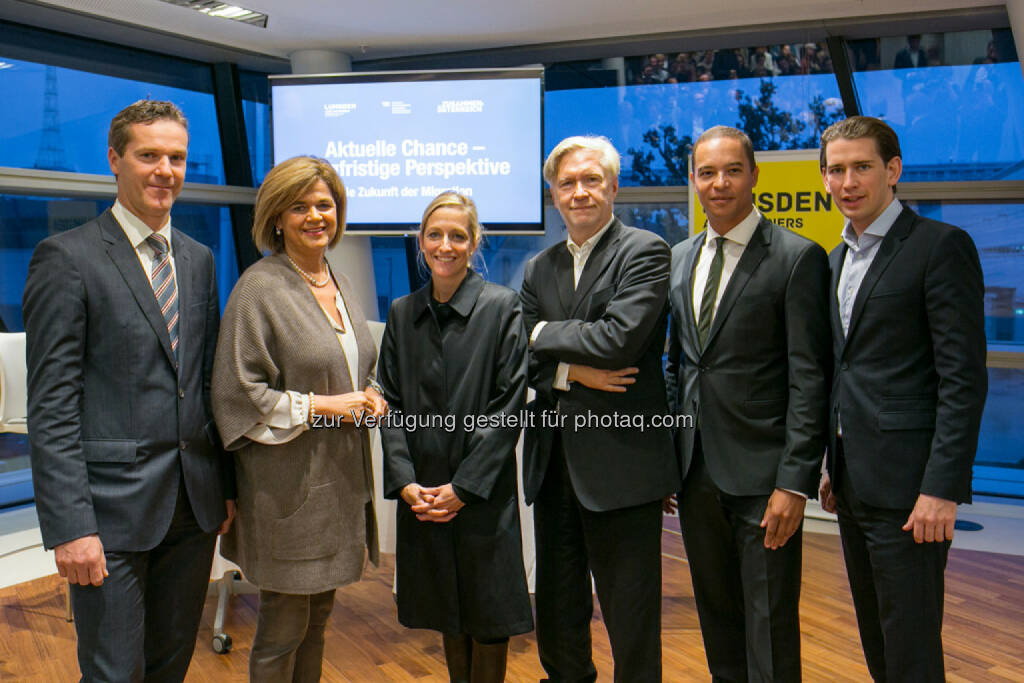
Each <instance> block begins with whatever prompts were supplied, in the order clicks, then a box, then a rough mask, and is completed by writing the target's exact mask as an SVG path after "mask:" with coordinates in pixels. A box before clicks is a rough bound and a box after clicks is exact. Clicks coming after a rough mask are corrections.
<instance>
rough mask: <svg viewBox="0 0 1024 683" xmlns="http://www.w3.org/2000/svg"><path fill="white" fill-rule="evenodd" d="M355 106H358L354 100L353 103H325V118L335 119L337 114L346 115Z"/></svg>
mask: <svg viewBox="0 0 1024 683" xmlns="http://www.w3.org/2000/svg"><path fill="white" fill-rule="evenodd" d="M355 108H356V104H355V103H354V102H352V103H348V102H346V103H344V104H325V105H324V118H325V119H333V118H335V117H337V116H344V115H345V114H348V113H349V112H351V111H354V110H355Z"/></svg>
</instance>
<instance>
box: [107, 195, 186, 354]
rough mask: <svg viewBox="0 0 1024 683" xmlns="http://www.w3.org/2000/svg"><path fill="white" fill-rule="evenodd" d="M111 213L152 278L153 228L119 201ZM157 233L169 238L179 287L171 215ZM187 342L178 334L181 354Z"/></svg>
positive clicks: (168, 250) (168, 244)
mask: <svg viewBox="0 0 1024 683" xmlns="http://www.w3.org/2000/svg"><path fill="white" fill-rule="evenodd" d="M110 213H112V214H114V219H115V220H117V222H118V224H119V225H120V226H121V230H123V231H124V234H125V237H127V238H128V241H129V242H131V245H132V248H133V249H135V255H136V256H137V257H138V259H139V263H140V264H142V271H143V272H144V273H145V274H146V279H147V280H151V279H152V275H153V261H154V260H155V259H156V251H154V250H153V247H152V246H150V244H149V242H147V241H146V238H147V237H149V236H150V235H152V234H154V231H153V229H152V228H150V227H149V226H148V225H146V224H145V223H143V222H142V219H141V218H139V217H138V216H136V215H135V214H133V213H132V212H131V211H129V210H128V209H126V208H125V206H124V204H122V203H121V202H119V201H116V200H115V201H114V205H113V206H112V207H110ZM156 234H157V235H160V236H161V237H163V238H164V239H165V240H167V256H168V258H169V259H170V261H171V277H173V278H174V286H175V287H177V286H178V268H177V265H176V264H175V262H174V243H173V242H172V241H171V219H170V217H168V219H167V222H166V223H164V224H163V227H161V228H160V229H159V230H157V231H156ZM179 291H180V290H179ZM155 296H156V295H155V294H154V297H155ZM179 306H180V302H179ZM185 344H186V340H185V339H184V338H182V336H181V335H178V353H179V354H181V349H182V348H183V347H184V345H185ZM179 357H180V355H179Z"/></svg>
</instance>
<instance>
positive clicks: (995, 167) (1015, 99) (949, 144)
mask: <svg viewBox="0 0 1024 683" xmlns="http://www.w3.org/2000/svg"><path fill="white" fill-rule="evenodd" d="M853 80H854V85H855V86H856V88H857V92H858V94H859V96H860V102H861V110H862V111H863V113H864V114H866V115H868V116H876V117H878V118H881V119H885V121H886V122H887V123H888V124H889V125H890V126H892V128H893V130H895V131H896V133H897V134H898V135H899V137H900V146H901V148H902V151H903V180H905V181H913V182H920V181H929V180H1019V179H1021V178H1024V79H1022V78H1021V68H1020V64H1019V63H1018V62H1016V61H1014V62H1003V63H999V64H969V65H968V64H961V65H955V66H932V67H925V68H919V69H897V70H887V71H860V72H857V73H855V74H854V79H853Z"/></svg>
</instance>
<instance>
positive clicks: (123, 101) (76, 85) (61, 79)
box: [0, 52, 224, 184]
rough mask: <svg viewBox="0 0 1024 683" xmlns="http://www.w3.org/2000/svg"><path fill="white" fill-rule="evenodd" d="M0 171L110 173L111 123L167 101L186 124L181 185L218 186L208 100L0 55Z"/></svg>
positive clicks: (220, 167)
mask: <svg viewBox="0 0 1024 683" xmlns="http://www.w3.org/2000/svg"><path fill="white" fill-rule="evenodd" d="M0 97H2V99H3V101H4V126H3V129H2V130H0V166H13V167H16V168H36V169H42V170H50V171H75V172H78V173H102V174H109V173H110V167H109V165H108V163H107V156H106V150H107V130H108V128H109V126H110V119H112V118H113V117H114V114H116V113H117V112H119V111H120V110H121V109H123V108H124V107H125V106H127V105H129V104H131V103H132V102H134V101H136V100H139V99H142V98H156V99H164V100H169V101H171V102H174V103H175V104H177V105H178V106H179V107H180V108H181V110H182V111H183V112H184V113H185V116H186V117H187V118H188V119H189V156H188V171H187V174H186V180H188V181H190V182H196V183H214V184H218V183H220V184H222V183H223V182H224V164H223V161H222V157H221V150H220V137H219V132H218V128H217V115H216V110H215V108H214V102H213V95H212V94H209V93H205V92H197V91H195V90H185V89H182V88H176V87H172V86H167V85H158V84H154V83H147V82H144V81H136V80H130V79H126V78H117V77H113V76H106V75H102V74H97V73H89V72H86V71H79V70H77V69H68V68H64V67H59V66H50V65H46V64H38V63H35V62H27V61H22V60H18V59H11V58H8V57H4V56H3V53H2V52H0Z"/></svg>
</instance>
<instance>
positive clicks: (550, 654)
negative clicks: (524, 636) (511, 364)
mask: <svg viewBox="0 0 1024 683" xmlns="http://www.w3.org/2000/svg"><path fill="white" fill-rule="evenodd" d="M618 174H619V155H618V153H617V152H616V151H615V148H614V147H612V145H611V143H609V142H608V140H606V139H605V138H596V137H571V138H567V139H565V140H563V141H562V142H560V143H559V144H558V145H557V146H556V147H555V149H554V150H553V151H552V152H551V154H550V155H549V156H548V158H547V161H546V162H545V163H544V178H545V180H547V182H548V185H549V186H550V188H551V198H552V200H553V201H554V204H555V207H556V208H557V209H558V211H559V213H560V214H561V215H562V219H563V220H564V221H565V225H566V228H567V229H568V232H569V237H568V240H567V242H566V243H564V244H557V245H555V246H553V247H550V248H548V249H546V250H544V251H543V252H541V253H540V254H538V255H537V256H536V257H534V258H533V259H532V260H531V261H530V262H529V263H528V264H527V266H526V272H525V274H524V277H523V289H522V299H523V318H524V320H525V323H526V329H527V331H528V333H529V334H530V347H531V350H530V386H531V387H533V388H534V389H535V390H536V392H537V398H536V401H535V402H534V404H533V410H534V419H535V422H534V425H533V426H532V427H531V428H529V429H527V433H526V449H525V451H526V452H525V456H524V462H523V480H524V488H525V496H526V501H527V502H528V503H532V504H533V505H534V524H535V538H536V543H537V588H536V596H537V649H538V652H539V655H540V660H541V664H543V666H544V669H545V671H547V673H548V676H549V679H548V680H551V681H559V682H577V681H593V680H595V679H596V678H597V673H596V671H595V669H594V663H593V660H592V658H591V641H590V620H591V617H592V614H593V597H592V589H591V582H590V575H591V573H592V574H593V577H594V584H596V587H597V596H598V599H599V600H600V602H601V611H602V614H603V616H604V622H605V625H606V626H607V628H608V636H609V639H610V641H611V646H612V655H613V656H614V657H615V680H616V681H617V682H620V683H621V682H623V681H638V682H639V681H644V682H647V683H649V682H650V681H659V680H661V521H662V520H661V501H662V499H663V498H664V497H666V496H667V495H669V494H671V493H672V492H673V491H675V490H676V489H677V487H678V482H679V473H678V468H677V465H676V463H675V460H674V458H673V457H672V453H671V448H672V437H671V434H670V432H669V431H668V430H667V429H664V428H657V427H658V424H657V423H659V418H663V417H664V416H665V414H666V412H667V411H666V404H665V385H664V379H663V377H662V372H661V355H662V349H663V348H664V344H665V328H666V317H665V314H666V300H665V297H666V294H667V291H668V276H669V248H668V245H666V244H665V242H664V241H663V240H662V239H661V238H659V237H658V236H656V235H654V234H653V233H650V232H647V231H645V230H637V229H635V228H630V227H626V226H624V225H623V224H622V223H620V222H619V220H618V219H616V218H615V216H614V215H613V210H612V209H613V202H614V199H615V194H616V192H617V190H618ZM652 423H654V424H652Z"/></svg>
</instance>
